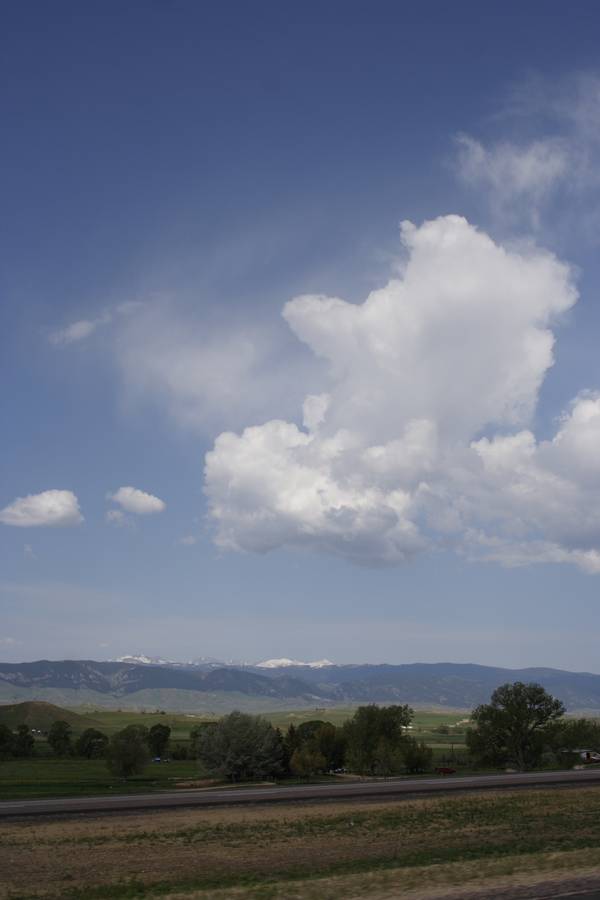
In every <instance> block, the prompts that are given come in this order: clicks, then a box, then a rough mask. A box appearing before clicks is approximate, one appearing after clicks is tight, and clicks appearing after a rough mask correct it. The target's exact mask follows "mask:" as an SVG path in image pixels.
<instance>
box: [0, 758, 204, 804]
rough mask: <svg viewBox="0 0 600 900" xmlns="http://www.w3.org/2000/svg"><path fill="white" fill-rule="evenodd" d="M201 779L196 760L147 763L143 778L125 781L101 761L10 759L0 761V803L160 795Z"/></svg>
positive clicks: (136, 777) (138, 777) (134, 777)
mask: <svg viewBox="0 0 600 900" xmlns="http://www.w3.org/2000/svg"><path fill="white" fill-rule="evenodd" d="M201 777H202V773H201V771H200V768H199V765H198V763H197V762H196V760H181V761H179V760H177V761H176V760H174V761H172V762H170V763H150V764H149V765H148V767H147V768H146V771H145V772H144V774H143V775H136V776H133V777H131V778H128V779H127V780H126V781H125V780H124V779H122V778H117V777H116V776H115V775H111V774H110V773H109V771H108V769H107V767H106V762H105V761H104V760H103V759H73V758H71V759H56V758H47V757H34V758H33V759H10V760H2V761H0V800H29V799H33V798H34V797H38V798H39V797H77V796H94V795H96V794H123V793H127V794H130V793H138V792H147V791H160V790H168V789H170V788H173V787H174V786H175V785H176V783H177V782H178V781H188V780H194V779H198V778H201Z"/></svg>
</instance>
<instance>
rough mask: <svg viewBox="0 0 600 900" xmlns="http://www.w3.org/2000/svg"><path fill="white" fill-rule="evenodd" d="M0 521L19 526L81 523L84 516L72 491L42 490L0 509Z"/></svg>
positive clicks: (18, 498)
mask: <svg viewBox="0 0 600 900" xmlns="http://www.w3.org/2000/svg"><path fill="white" fill-rule="evenodd" d="M0 522H3V523H4V525H13V526H15V527H17V528H32V527H37V526H63V527H64V526H69V525H80V524H81V522H83V516H82V515H81V511H80V509H79V501H78V499H77V497H76V496H75V494H74V493H73V492H72V491H58V490H51V491H42V493H41V494H29V495H28V496H27V497H17V499H16V500H14V501H13V502H12V503H10V504H9V505H8V506H5V507H4V509H2V510H0Z"/></svg>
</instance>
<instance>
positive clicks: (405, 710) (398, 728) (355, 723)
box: [344, 704, 414, 775]
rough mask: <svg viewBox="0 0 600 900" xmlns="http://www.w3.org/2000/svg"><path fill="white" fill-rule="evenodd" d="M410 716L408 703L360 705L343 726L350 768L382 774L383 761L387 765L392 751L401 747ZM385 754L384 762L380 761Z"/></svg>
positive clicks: (360, 771) (410, 710) (368, 773)
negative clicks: (404, 704)
mask: <svg viewBox="0 0 600 900" xmlns="http://www.w3.org/2000/svg"><path fill="white" fill-rule="evenodd" d="M413 715H414V713H413V710H412V709H411V708H410V707H409V706H398V705H395V706H376V705H375V704H371V705H369V706H359V707H358V709H357V710H356V712H355V713H354V716H353V717H352V719H350V721H349V722H347V723H346V725H345V726H344V735H345V739H346V742H347V746H346V760H347V765H348V767H349V768H350V769H351V771H353V772H358V773H360V774H361V775H375V774H376V773H377V772H378V771H379V773H380V774H384V773H383V772H382V771H381V770H382V764H383V765H384V766H387V764H388V763H389V761H390V760H391V758H392V756H393V755H394V753H396V752H397V751H399V750H401V746H402V742H403V740H404V729H405V728H406V727H407V726H408V725H410V722H411V719H412V717H413ZM384 746H385V748H386V749H385V751H384ZM384 757H385V760H386V761H387V762H385V763H382V761H383V760H384ZM388 768H389V766H388ZM389 774H391V772H390V773H389Z"/></svg>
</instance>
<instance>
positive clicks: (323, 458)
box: [205, 216, 600, 572]
mask: <svg viewBox="0 0 600 900" xmlns="http://www.w3.org/2000/svg"><path fill="white" fill-rule="evenodd" d="M402 240H403V243H404V246H405V249H406V252H407V258H406V261H405V264H404V267H403V273H402V277H401V278H398V279H394V280H392V281H390V282H389V283H388V284H387V285H386V286H385V287H383V288H381V289H379V290H376V291H373V292H372V293H371V294H370V295H369V296H368V297H367V298H366V300H365V301H364V302H363V303H360V304H353V303H348V302H346V301H344V300H343V299H340V298H335V297H327V296H315V295H310V296H302V297H298V298H296V299H294V300H292V301H290V302H289V303H287V304H286V305H285V307H284V311H283V315H284V318H285V320H286V321H287V322H288V324H289V325H290V327H291V329H292V330H293V331H294V333H295V334H296V335H297V337H298V338H299V339H300V340H301V341H303V342H304V343H305V344H306V345H307V346H308V347H309V348H310V350H311V351H312V352H313V354H314V355H315V356H317V357H320V358H321V359H322V360H325V362H326V364H327V367H328V372H329V374H328V376H327V378H326V384H324V385H323V386H324V387H325V388H326V390H325V391H323V393H322V394H312V393H310V394H309V395H308V396H307V397H306V399H305V402H304V407H303V422H304V427H300V426H299V425H298V424H296V423H294V422H289V421H284V420H281V419H273V420H270V421H268V422H266V423H265V424H262V425H255V426H252V427H249V428H246V429H244V430H243V431H242V432H241V433H234V432H224V433H222V434H220V435H219V436H218V437H217V439H216V441H215V444H214V448H213V449H212V450H211V451H210V452H209V453H208V454H207V455H206V468H205V491H206V494H207V497H208V500H209V506H210V513H211V516H212V519H213V521H214V523H215V526H216V540H217V543H218V544H219V545H220V546H222V547H227V548H232V549H237V550H248V551H256V552H265V551H268V550H271V549H273V548H276V547H282V546H306V547H310V548H313V549H315V550H318V551H323V552H329V553H333V554H335V555H339V556H343V557H347V558H349V559H351V560H354V561H357V562H362V563H365V564H385V563H391V564H395V563H399V562H402V561H404V560H407V559H410V558H411V557H413V556H414V555H415V554H416V553H419V552H423V551H426V550H428V549H429V550H430V549H434V548H436V547H444V548H448V547H452V548H454V549H455V550H456V551H457V552H459V553H462V554H466V555H468V556H469V557H472V558H481V559H495V560H499V561H501V562H503V563H505V564H506V565H523V564H526V563H531V562H572V563H574V564H576V565H578V566H579V567H580V568H582V569H584V570H585V571H589V572H596V571H600V512H597V510H600V455H598V453H597V448H598V447H599V446H600V443H599V442H600V395H596V394H594V393H591V392H587V393H582V394H581V395H580V396H579V397H577V398H576V399H575V400H574V402H573V404H572V406H571V408H570V409H569V410H568V411H567V412H566V413H565V415H564V416H563V418H562V419H561V421H560V423H559V426H558V430H557V432H556V434H555V436H554V438H553V439H551V440H547V441H540V442H538V441H537V440H536V437H535V435H534V434H533V432H532V431H531V429H530V423H531V420H532V416H533V413H534V411H535V408H536V403H537V398H538V393H539V389H540V386H541V384H542V382H543V379H544V376H545V374H546V372H547V371H548V369H549V368H550V367H551V366H552V364H553V345H554V335H553V331H552V328H553V326H554V325H555V324H556V323H557V322H558V321H559V320H560V317H561V316H562V315H563V314H564V313H565V312H566V311H568V310H569V309H570V308H571V307H572V305H573V304H574V303H575V301H576V299H577V292H576V290H575V288H574V286H573V283H572V277H571V272H570V270H569V267H568V266H567V265H565V264H564V263H562V262H560V261H559V260H558V259H557V258H556V257H555V256H553V255H552V254H550V253H547V252H545V251H543V250H540V249H539V248H536V247H534V246H529V247H528V248H526V249H521V250H520V251H516V250H514V249H513V250H510V249H507V248H505V247H502V246H500V245H498V244H497V243H495V242H494V241H492V239H491V238H490V237H488V236H487V235H486V234H484V233H482V232H480V231H478V230H477V229H476V228H474V227H473V226H472V225H470V224H469V223H468V222H467V221H466V220H465V219H463V218H461V217H459V216H445V217H441V218H439V219H436V220H435V221H431V222H425V223H424V224H423V225H422V226H421V227H419V228H417V227H415V226H414V225H412V224H410V223H404V225H403V227H402ZM299 412H300V411H299Z"/></svg>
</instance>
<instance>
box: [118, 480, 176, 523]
mask: <svg viewBox="0 0 600 900" xmlns="http://www.w3.org/2000/svg"><path fill="white" fill-rule="evenodd" d="M108 499H109V500H112V501H113V502H114V503H118V504H119V506H120V507H121V508H122V509H124V510H125V512H128V513H134V514H135V515H137V516H147V515H152V514H153V513H159V512H163V510H165V509H166V508H167V505H166V503H165V502H164V500H161V499H160V498H159V497H155V496H154V495H153V494H147V493H146V492H145V491H140V490H139V489H138V488H134V487H120V488H119V489H118V490H117V491H115V493H114V494H109V495H108ZM116 512H118V510H116ZM108 518H109V521H111V522H112V523H113V524H123V520H122V518H121V517H119V516H115V515H112V516H109V517H108Z"/></svg>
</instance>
